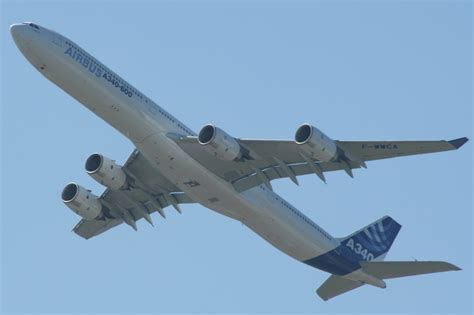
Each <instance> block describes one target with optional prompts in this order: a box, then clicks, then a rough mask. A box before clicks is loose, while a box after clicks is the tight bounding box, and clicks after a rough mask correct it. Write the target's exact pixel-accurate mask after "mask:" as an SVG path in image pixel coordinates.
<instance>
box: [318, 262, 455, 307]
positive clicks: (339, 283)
mask: <svg viewBox="0 0 474 315" xmlns="http://www.w3.org/2000/svg"><path fill="white" fill-rule="evenodd" d="M360 264H361V266H362V270H363V271H364V273H366V274H368V275H370V276H373V277H374V278H376V279H393V278H401V277H408V276H417V275H424V274H429V273H437V272H445V271H458V270H461V269H460V268H459V267H457V266H455V265H452V264H450V263H447V262H443V261H380V262H379V261H377V262H375V261H371V262H360ZM362 285H364V281H362V280H361V281H353V280H349V279H346V278H344V277H342V276H336V275H332V276H330V277H329V279H327V280H326V282H324V283H323V285H321V287H319V289H318V290H317V291H316V293H317V294H318V295H319V296H320V297H321V298H322V299H323V300H324V301H327V300H330V299H332V298H333V297H336V296H338V295H341V294H344V293H346V292H349V291H351V290H354V289H357V288H359V287H361V286H362Z"/></svg>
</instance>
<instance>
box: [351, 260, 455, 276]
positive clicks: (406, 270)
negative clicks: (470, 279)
mask: <svg viewBox="0 0 474 315" xmlns="http://www.w3.org/2000/svg"><path fill="white" fill-rule="evenodd" d="M360 264H361V266H362V269H363V270H364V271H365V272H366V273H368V274H370V275H372V276H374V277H376V278H379V279H392V278H401V277H408V276H416V275H424V274H429V273H437V272H445V271H458V270H461V268H459V267H457V266H455V265H452V264H450V263H447V262H443V261H380V262H379V261H371V262H361V263H360Z"/></svg>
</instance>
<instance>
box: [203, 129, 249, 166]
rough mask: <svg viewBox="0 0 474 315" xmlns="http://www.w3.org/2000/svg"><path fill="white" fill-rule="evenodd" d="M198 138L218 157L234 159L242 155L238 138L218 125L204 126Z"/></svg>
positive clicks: (228, 159) (227, 159) (225, 159)
mask: <svg viewBox="0 0 474 315" xmlns="http://www.w3.org/2000/svg"><path fill="white" fill-rule="evenodd" d="M198 140H199V143H200V144H201V145H203V146H204V147H205V148H206V150H208V152H210V153H211V154H213V155H214V156H216V157H217V158H218V159H221V160H224V161H234V160H237V159H239V158H241V157H242V153H241V148H240V144H239V143H238V142H237V140H235V138H233V137H231V136H229V135H228V134H227V133H225V132H224V131H223V130H222V129H220V128H217V127H216V126H213V125H206V126H204V127H203V128H202V129H201V131H200V132H199V136H198Z"/></svg>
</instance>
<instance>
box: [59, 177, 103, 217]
mask: <svg viewBox="0 0 474 315" xmlns="http://www.w3.org/2000/svg"><path fill="white" fill-rule="evenodd" d="M61 198H62V200H63V202H64V204H65V205H66V206H67V207H68V208H69V209H71V210H72V211H74V212H75V213H76V214H78V215H79V216H81V217H82V218H84V219H85V220H94V219H95V218H97V217H99V216H100V215H101V214H102V203H101V202H100V201H99V198H97V196H95V195H94V194H92V193H91V192H90V191H88V190H86V189H85V188H84V187H82V186H79V185H78V184H76V183H70V184H68V185H67V186H66V187H64V189H63V192H62V193H61Z"/></svg>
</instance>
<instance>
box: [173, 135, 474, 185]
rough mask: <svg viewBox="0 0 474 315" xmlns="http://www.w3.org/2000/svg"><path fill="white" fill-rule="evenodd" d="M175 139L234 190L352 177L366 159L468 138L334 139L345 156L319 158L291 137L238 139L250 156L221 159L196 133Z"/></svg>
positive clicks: (436, 148)
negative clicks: (341, 174) (328, 175)
mask: <svg viewBox="0 0 474 315" xmlns="http://www.w3.org/2000/svg"><path fill="white" fill-rule="evenodd" d="M174 140H175V141H176V143H177V144H178V145H179V146H180V147H181V148H182V149H183V150H184V151H186V152H187V153H188V154H189V155H191V156H192V157H193V158H194V159H196V160H197V161H198V162H200V163H201V164H202V165H203V166H204V167H206V168H207V169H209V170H210V171H212V172H213V173H214V174H216V175H218V176H219V177H221V178H223V179H225V180H227V181H228V182H230V183H232V184H233V185H234V187H235V188H236V190H237V191H245V190H248V189H250V188H252V187H255V186H258V185H260V184H262V183H263V184H265V185H267V186H269V187H271V185H270V182H271V181H272V180H274V179H278V178H290V179H292V180H293V181H294V182H295V183H296V184H297V183H298V181H297V176H301V175H306V174H316V175H318V177H320V178H321V179H322V180H323V181H325V177H324V173H325V172H330V171H338V170H344V171H345V172H346V173H347V174H349V175H350V176H351V177H352V169H356V168H360V167H366V165H365V162H366V161H373V160H380V159H387V158H394V157H400V156H407V155H416V154H425V153H434V152H442V151H450V150H456V149H458V148H459V147H461V146H462V145H463V144H464V143H466V142H467V141H468V139H467V138H460V139H455V140H451V141H445V140H440V141H336V144H337V146H338V149H339V150H340V151H341V153H342V155H343V156H344V157H345V158H344V159H340V160H335V161H329V162H321V161H317V160H311V159H309V158H308V157H305V156H304V155H302V154H301V151H300V148H299V147H298V145H297V144H296V143H295V142H294V141H291V140H247V139H237V141H238V142H239V143H240V145H241V146H242V148H243V149H244V150H246V151H248V152H250V156H251V157H252V158H251V159H245V160H238V161H224V160H220V159H217V158H215V157H214V156H213V155H212V154H210V153H209V152H208V151H207V150H206V149H205V148H204V146H203V145H201V144H199V142H198V139H197V138H196V137H180V138H176V139H174Z"/></svg>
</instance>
